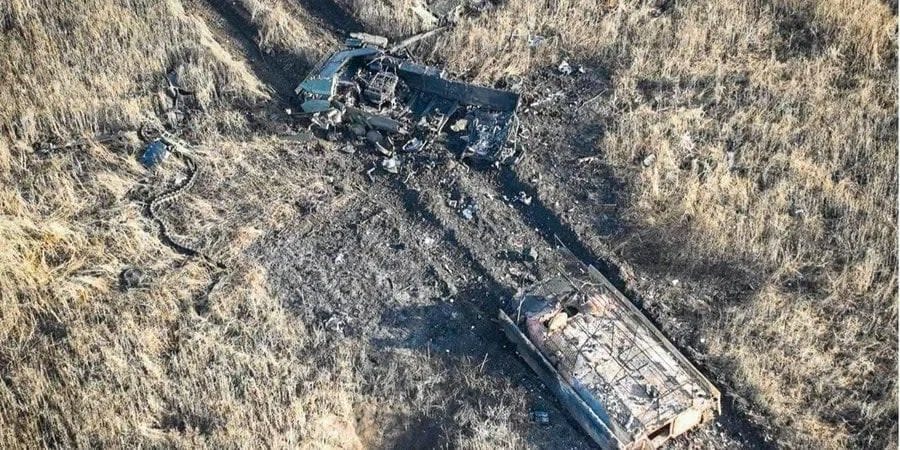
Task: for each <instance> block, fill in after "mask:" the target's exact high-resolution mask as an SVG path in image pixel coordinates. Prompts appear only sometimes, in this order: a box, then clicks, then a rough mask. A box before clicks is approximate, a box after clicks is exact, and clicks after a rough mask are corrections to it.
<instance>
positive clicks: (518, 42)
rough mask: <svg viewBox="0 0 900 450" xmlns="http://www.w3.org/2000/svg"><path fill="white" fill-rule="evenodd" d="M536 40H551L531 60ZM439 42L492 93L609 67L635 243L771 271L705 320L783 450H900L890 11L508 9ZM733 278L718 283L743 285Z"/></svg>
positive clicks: (604, 150)
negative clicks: (560, 69)
mask: <svg viewBox="0 0 900 450" xmlns="http://www.w3.org/2000/svg"><path fill="white" fill-rule="evenodd" d="M535 34H537V35H542V36H545V37H547V38H548V40H547V44H546V45H544V46H542V47H540V48H537V49H533V48H529V47H528V45H527V36H529V35H535ZM441 39H442V42H441V44H440V45H438V46H437V50H436V53H437V54H438V55H440V56H442V57H443V58H444V59H445V60H446V61H447V62H448V64H449V65H450V66H451V67H452V68H453V69H455V70H456V71H458V72H462V73H466V74H468V75H470V76H472V77H475V78H476V79H481V80H484V81H486V82H491V81H494V80H498V79H502V78H504V77H506V76H518V75H522V74H524V73H527V72H528V71H529V70H532V69H535V68H538V67H542V66H546V65H547V64H550V63H553V62H555V61H556V60H558V59H559V58H561V57H569V58H578V59H581V60H583V61H587V62H589V64H593V65H595V66H598V67H599V68H600V69H603V70H607V71H609V72H610V73H611V74H612V89H610V94H609V96H608V97H606V101H607V102H610V103H609V105H608V106H607V107H606V108H604V110H605V111H608V112H609V117H604V118H602V119H601V120H603V121H604V122H605V123H604V125H605V130H606V132H605V133H604V134H603V137H602V138H601V139H600V141H599V142H598V143H597V148H598V151H599V152H600V154H601V155H602V156H603V157H604V158H605V161H607V163H608V164H610V165H612V166H614V167H617V168H618V170H617V171H618V175H619V176H620V177H621V178H622V179H625V180H627V182H628V185H629V190H630V192H631V203H630V205H629V212H628V216H629V219H630V221H631V222H632V223H634V224H635V225H636V229H637V230H638V231H637V232H636V233H635V234H633V235H631V236H632V237H633V238H634V239H633V240H629V241H628V242H626V243H624V244H623V245H624V246H625V247H626V248H628V249H630V253H631V254H634V255H641V256H642V257H643V256H646V255H647V254H653V255H654V256H653V257H652V258H651V259H653V260H654V261H646V258H644V259H645V262H651V263H654V265H657V266H658V265H659V264H664V263H665V261H684V264H685V265H687V266H688V267H678V268H672V270H674V271H676V272H688V273H690V272H691V271H692V270H694V271H696V270H700V271H704V270H712V269H709V268H715V267H732V268H733V269H735V271H736V272H745V273H755V274H759V276H760V279H761V281H759V284H758V285H757V286H756V289H755V290H754V293H753V294H752V296H751V297H750V298H749V299H747V300H745V301H743V302H739V301H737V300H735V301H733V302H729V301H725V302H723V303H722V304H717V305H712V306H711V310H710V316H709V317H708V318H707V319H705V320H704V321H703V322H702V323H698V324H696V325H695V326H697V327H699V329H700V333H701V336H702V337H703V340H704V341H706V342H708V346H707V349H706V350H707V353H708V354H709V355H711V357H712V358H711V361H712V362H711V364H712V365H713V366H714V367H715V368H716V369H717V370H718V371H720V372H721V373H725V374H727V378H728V379H729V380H731V383H732V384H734V387H735V388H737V390H738V392H739V394H740V395H742V396H744V397H745V398H747V399H749V401H750V404H751V409H752V410H755V411H758V412H759V413H760V414H761V416H762V417H763V418H764V420H768V421H769V423H770V424H772V425H774V428H775V430H777V431H776V437H777V439H778V440H779V441H780V442H781V443H783V444H785V445H789V446H794V447H819V448H821V447H826V448H844V447H847V446H862V447H883V446H888V447H890V446H892V445H893V446H895V445H896V440H895V435H896V424H897V407H896V404H897V396H896V390H897V384H896V362H897V334H896V323H897V303H896V296H897V270H896V266H897V257H896V242H897V232H896V217H897V206H896V205H897V120H896V112H897V102H896V97H897V84H896V77H895V75H896V74H895V72H894V71H893V69H894V68H895V65H896V46H897V39H896V16H895V15H894V14H893V13H892V12H891V10H890V8H889V7H888V6H887V5H886V4H885V3H883V2H878V1H861V2H846V1H838V0H835V1H830V0H822V1H802V0H800V1H788V0H785V1H754V2H740V1H729V0H714V1H701V2H688V3H682V2H676V3H675V4H674V5H673V7H672V8H671V9H669V10H665V11H660V10H658V9H656V8H655V7H654V6H653V5H652V4H648V3H645V2H617V3H609V4H597V3H595V2H587V1H580V0H563V1H558V2H527V1H515V0H512V1H509V2H505V3H503V6H501V8H500V10H499V11H497V12H496V14H492V15H485V16H482V17H479V18H476V19H473V20H469V21H466V22H464V23H463V24H461V26H459V27H458V28H457V29H455V30H453V32H452V33H450V34H449V35H447V36H443V37H442V38H441ZM473 55H479V57H477V58H475V57H473ZM651 154H652V155H654V157H655V162H653V164H652V166H650V167H648V168H643V167H642V164H641V162H642V161H643V160H644V159H645V158H646V157H647V156H648V155H651ZM648 242H655V243H657V247H654V249H646V248H643V247H644V246H646V245H648V244H646V243H648ZM626 257H627V254H626ZM691 267H696V269H691ZM704 268H706V269H704ZM735 271H723V272H722V273H721V274H717V273H715V272H713V273H707V274H703V277H704V278H705V279H709V278H710V277H712V278H713V279H714V282H715V283H719V284H721V285H728V284H729V283H730V282H731V281H732V280H730V279H728V278H723V277H728V276H729V274H731V273H734V272H735ZM716 277H718V278H716ZM892 443H893V444H892Z"/></svg>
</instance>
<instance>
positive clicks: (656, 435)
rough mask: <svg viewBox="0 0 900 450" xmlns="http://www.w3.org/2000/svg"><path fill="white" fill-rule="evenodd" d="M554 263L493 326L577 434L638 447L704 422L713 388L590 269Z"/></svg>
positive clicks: (570, 261)
mask: <svg viewBox="0 0 900 450" xmlns="http://www.w3.org/2000/svg"><path fill="white" fill-rule="evenodd" d="M563 256H564V261H565V262H564V264H563V267H561V268H560V269H561V270H560V275H559V276H557V277H555V278H550V279H548V280H544V281H542V282H540V283H537V284H536V285H534V286H532V287H531V288H530V289H528V290H526V291H524V292H522V293H520V294H519V295H517V296H516V297H515V298H513V300H512V302H511V303H510V305H509V307H508V308H507V311H508V312H509V314H507V313H506V312H504V311H503V310H501V311H500V313H499V319H500V322H501V324H502V326H503V330H504V332H505V333H506V335H507V337H509V339H510V340H511V341H512V342H513V343H514V344H515V345H516V348H517V350H518V352H519V354H520V355H521V356H522V357H523V359H525V361H526V362H527V363H528V365H529V366H531V368H532V369H533V370H534V371H535V372H536V373H537V374H538V375H540V377H541V378H542V380H543V381H544V384H545V385H547V386H548V387H549V388H550V389H551V390H552V391H554V393H555V394H556V396H557V397H558V398H559V400H560V402H561V403H562V404H563V406H565V407H566V409H567V410H568V411H569V413H570V414H571V415H572V417H573V418H574V419H575V420H576V422H578V424H579V425H580V426H581V427H582V429H583V430H584V431H585V432H586V433H587V434H588V435H589V436H590V437H591V438H592V439H593V440H594V441H595V442H597V443H598V444H599V445H600V446H602V447H603V448H624V449H645V448H657V447H659V446H661V445H663V444H664V443H665V442H666V441H668V440H669V439H670V438H673V437H676V436H679V435H681V434H683V433H685V432H686V431H688V430H690V429H692V428H695V427H697V426H699V425H701V424H704V423H708V422H710V421H712V420H713V418H714V417H715V416H716V414H718V413H720V412H721V404H720V397H721V395H720V393H719V391H718V390H717V389H716V388H715V386H713V384H712V383H711V382H710V381H709V380H707V379H706V377H704V376H703V374H702V373H700V371H699V370H697V369H696V368H695V367H694V366H693V365H692V364H691V363H690V361H688V359H687V358H685V357H684V355H682V354H681V353H680V352H679V351H678V349H676V348H675V346H674V345H672V343H671V342H669V340H668V339H666V337H665V336H663V334H662V333H661V332H660V331H659V330H658V329H657V328H656V327H655V326H654V325H653V324H652V323H651V322H650V321H649V320H648V319H647V318H646V317H645V316H644V315H643V314H642V313H641V311H640V310H639V309H638V308H637V307H636V306H634V304H633V303H631V301H630V300H629V299H628V298H627V297H625V295H623V294H622V293H621V292H620V291H619V290H618V289H616V288H615V287H614V286H613V285H612V284H611V283H610V282H609V280H607V279H606V278H605V277H604V276H603V275H602V274H601V273H600V272H599V271H597V270H596V269H595V268H594V267H592V266H588V265H585V264H584V263H582V262H581V261H580V260H578V259H577V258H576V257H575V256H574V255H572V254H571V253H569V252H568V251H567V250H565V249H563Z"/></svg>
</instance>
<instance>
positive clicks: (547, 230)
mask: <svg viewBox="0 0 900 450" xmlns="http://www.w3.org/2000/svg"><path fill="white" fill-rule="evenodd" d="M204 1H205V4H207V5H209V7H210V8H211V10H210V11H207V12H205V13H204V15H206V16H207V18H208V19H211V20H212V21H213V22H215V23H216V24H218V25H219V28H220V30H221V31H222V32H223V33H225V34H226V35H227V36H228V37H229V38H230V40H231V41H232V43H233V44H235V46H236V47H238V48H239V49H240V50H241V51H242V52H243V53H244V54H245V55H246V56H247V59H248V61H250V65H251V67H252V69H253V71H254V72H255V73H256V75H257V77H258V78H259V79H260V80H262V81H263V82H264V83H266V84H267V85H269V86H270V87H272V88H273V90H274V91H275V93H276V94H277V96H278V100H280V101H281V102H282V103H284V104H290V103H291V102H292V101H293V100H292V99H293V97H294V96H293V86H294V85H295V84H296V82H297V79H296V78H297V76H289V74H287V73H286V72H285V71H283V70H282V69H281V66H280V65H279V63H278V61H277V57H275V56H272V55H266V54H264V53H263V52H262V51H261V50H260V49H259V47H258V46H257V45H256V44H255V37H254V35H255V33H256V32H257V29H256V27H255V26H254V25H253V24H252V23H251V22H250V20H249V17H248V16H247V14H246V11H243V10H242V9H241V8H240V7H239V6H237V5H235V4H234V3H231V2H228V1H217V0H204ZM300 5H301V6H302V7H304V8H305V9H306V10H307V11H309V12H310V13H311V14H313V15H314V16H316V17H317V18H319V19H320V20H323V21H324V22H325V23H326V25H327V26H328V27H329V28H330V29H332V30H333V31H335V32H337V33H342V32H345V31H347V30H362V26H361V24H360V23H359V22H358V21H356V20H355V19H354V18H353V17H352V16H350V15H349V14H347V13H346V11H344V10H343V9H341V8H340V7H338V6H337V5H336V4H335V3H334V2H332V1H312V0H306V1H301V2H300ZM211 13H212V14H214V16H213V17H211ZM361 166H362V165H361ZM444 170H445V169H438V170H437V172H438V174H435V175H433V176H430V177H423V178H422V179H421V180H418V181H416V183H417V186H413V185H409V184H406V183H403V182H401V181H399V180H392V181H390V182H388V186H389V187H390V188H391V189H393V190H394V191H395V192H396V193H398V195H399V196H400V199H401V202H402V206H403V208H404V209H405V211H406V213H407V214H408V215H409V217H410V218H413V219H415V220H421V221H424V222H426V223H427V224H428V226H429V227H432V228H434V229H436V230H439V232H440V233H441V234H442V239H443V240H444V241H445V242H446V243H447V244H448V245H449V246H450V247H452V248H455V249H456V250H457V251H459V252H460V253H461V255H462V258H463V260H465V261H467V265H468V267H469V269H470V270H471V271H472V272H473V273H474V274H475V276H476V277H477V278H478V279H479V280H480V285H481V288H479V287H478V286H467V287H464V290H466V291H468V292H469V294H468V296H471V297H476V298H477V300H480V301H476V299H475V298H473V299H472V301H471V302H468V303H467V304H466V305H465V307H464V309H466V310H468V312H467V313H465V316H466V318H467V319H468V320H472V321H479V322H481V323H479V324H477V325H478V329H479V330H481V331H480V332H479V334H481V337H482V338H485V339H490V340H497V339H499V340H503V338H502V334H501V333H500V332H499V330H494V332H489V331H487V329H486V328H485V327H486V326H487V327H492V328H496V326H495V324H494V323H493V317H494V316H495V315H496V312H497V309H498V308H499V307H501V305H502V303H503V301H504V299H506V298H509V296H510V295H511V294H512V293H513V292H515V290H516V288H517V287H521V286H520V285H525V284H527V280H524V281H523V280H519V281H518V282H516V281H511V278H510V277H509V276H508V274H507V272H508V271H510V270H511V268H514V266H515V264H512V263H510V262H509V261H506V260H504V258H502V257H501V256H498V255H499V254H500V253H502V252H504V251H508V250H509V249H510V247H511V245H508V241H507V240H506V239H505V238H503V236H502V234H503V233H508V232H509V230H505V229H499V228H497V227H496V226H494V224H492V223H491V222H490V221H487V222H486V226H484V227H480V228H478V227H473V226H472V224H471V223H468V222H467V221H465V220H463V219H461V218H460V217H458V216H457V215H456V213H455V212H454V211H452V210H449V209H448V208H446V207H444V206H443V205H442V199H443V196H444V194H445V192H443V191H442V190H441V189H442V188H441V186H440V179H441V177H442V176H443V177H446V175H447V173H446V172H445V171H444ZM454 176H457V177H458V178H459V180H461V184H463V185H465V186H464V187H463V188H462V189H461V193H462V194H463V195H465V196H469V197H481V198H484V197H487V198H491V197H494V198H498V199H499V198H503V197H506V198H510V199H511V198H514V197H515V196H516V195H517V194H518V193H519V192H525V193H526V194H527V195H529V196H530V197H531V198H532V202H531V204H530V205H525V204H523V203H520V202H509V203H508V205H509V206H512V208H508V209H510V210H514V211H515V215H517V219H513V218H511V216H510V213H508V212H505V211H502V210H503V207H494V208H495V209H494V211H495V212H498V213H497V214H499V215H500V219H499V220H500V221H502V222H505V223H506V224H507V226H506V228H510V227H511V228H514V229H515V231H514V232H513V233H512V234H515V235H518V236H520V237H521V236H525V237H524V240H525V241H526V242H528V243H529V245H535V242H536V241H542V242H543V244H544V248H545V249H547V248H553V247H555V246H556V245H557V243H561V244H563V245H564V246H566V247H567V248H568V249H569V250H571V251H572V252H573V253H574V254H575V255H576V256H577V257H578V258H580V259H581V260H582V261H584V262H585V263H588V264H592V265H594V266H595V267H597V268H598V270H600V271H601V273H603V274H604V275H605V276H606V277H607V278H609V279H610V281H611V282H612V283H613V284H614V285H615V286H616V287H618V288H619V289H621V290H622V291H623V292H626V293H628V294H629V295H630V296H632V298H635V299H636V300H639V297H636V296H635V293H634V292H629V291H628V289H627V286H626V282H625V280H623V278H622V276H621V271H620V269H619V268H618V267H617V266H616V265H615V264H613V263H612V262H609V261H606V260H603V259H601V258H598V257H597V256H596V255H595V254H594V252H592V250H591V247H590V245H588V244H586V243H585V242H584V241H583V240H582V239H581V238H580V237H579V236H578V234H577V233H576V232H575V231H573V230H572V228H571V227H569V226H568V225H567V224H566V223H565V221H563V220H562V219H560V217H559V215H558V214H557V213H556V212H555V211H554V210H553V209H552V208H550V207H548V206H547V205H545V204H544V203H543V202H541V201H540V199H539V198H538V195H537V192H538V190H537V189H536V187H535V186H533V185H532V184H531V183H529V182H526V181H523V179H522V177H521V176H520V175H519V173H518V172H517V171H516V170H515V168H504V169H501V171H500V172H499V173H494V174H489V173H485V172H480V171H478V170H471V171H468V172H465V173H463V174H462V175H459V174H458V173H457V174H455V175H454ZM473 186H474V187H475V189H473ZM479 189H480V190H481V191H482V192H474V191H476V190H479ZM485 191H490V192H485ZM490 211H491V209H490V208H489V209H488V212H489V213H490ZM513 222H518V223H513ZM504 242H507V244H504ZM545 254H546V253H545ZM553 261H554V257H553V256H550V257H543V258H542V261H541V262H540V264H535V265H534V266H535V267H533V268H532V269H531V276H532V277H533V278H536V279H539V278H540V276H542V275H545V274H548V273H551V272H552V271H553V266H554V264H553ZM524 272H526V275H528V273H527V272H528V271H527V270H526V271H524ZM650 317H652V316H650ZM504 347H505V346H504ZM507 351H509V352H512V350H511V349H508V350H507ZM522 369H527V368H525V366H524V364H523V363H522V362H521V361H519V362H518V367H517V370H516V371H520V370H522ZM526 372H527V370H526ZM535 380H536V378H535V377H534V376H533V375H531V382H532V383H535ZM540 391H541V393H540V394H539V397H550V394H549V392H548V391H545V390H544V389H541V390H540ZM728 399H729V397H727V396H726V401H725V402H724V403H725V405H723V406H724V407H725V411H724V414H723V416H722V417H721V418H720V420H719V423H720V424H721V426H722V427H723V428H724V429H725V431H726V433H727V434H728V435H730V436H732V438H737V439H738V440H739V442H742V444H744V445H747V442H748V441H747V440H746V439H749V442H753V443H755V444H758V445H761V444H762V443H764V442H765V441H764V440H762V439H761V438H760V437H761V436H762V433H761V431H760V430H758V429H756V428H754V427H753V426H752V425H751V424H750V422H749V421H748V420H746V418H744V417H743V416H742V415H740V414H738V413H736V412H735V411H734V408H732V407H731V401H729V400H728ZM570 426H571V424H570ZM730 442H731V443H732V444H735V443H736V442H735V441H733V440H732V441H730Z"/></svg>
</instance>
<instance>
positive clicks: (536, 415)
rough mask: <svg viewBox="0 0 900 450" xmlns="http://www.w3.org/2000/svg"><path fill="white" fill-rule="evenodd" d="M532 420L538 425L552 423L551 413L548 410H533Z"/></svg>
mask: <svg viewBox="0 0 900 450" xmlns="http://www.w3.org/2000/svg"><path fill="white" fill-rule="evenodd" d="M531 421H532V422H534V423H536V424H538V425H550V413H548V412H547V411H541V410H534V411H531Z"/></svg>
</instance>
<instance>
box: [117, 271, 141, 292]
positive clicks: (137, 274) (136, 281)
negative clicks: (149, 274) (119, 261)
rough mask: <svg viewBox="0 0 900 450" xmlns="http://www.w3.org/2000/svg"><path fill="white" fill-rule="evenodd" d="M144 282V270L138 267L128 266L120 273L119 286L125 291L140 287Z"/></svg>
mask: <svg viewBox="0 0 900 450" xmlns="http://www.w3.org/2000/svg"><path fill="white" fill-rule="evenodd" d="M143 282H144V271H143V270H141V269H138V268H136V267H127V268H125V269H124V270H122V272H121V273H119V288H121V290H123V291H127V290H129V289H134V288H137V287H140V286H141V285H142V284H143Z"/></svg>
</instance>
